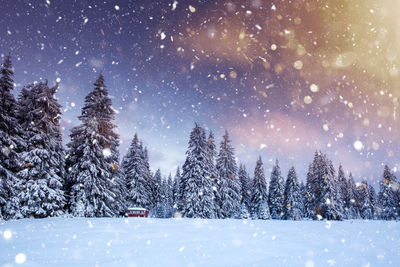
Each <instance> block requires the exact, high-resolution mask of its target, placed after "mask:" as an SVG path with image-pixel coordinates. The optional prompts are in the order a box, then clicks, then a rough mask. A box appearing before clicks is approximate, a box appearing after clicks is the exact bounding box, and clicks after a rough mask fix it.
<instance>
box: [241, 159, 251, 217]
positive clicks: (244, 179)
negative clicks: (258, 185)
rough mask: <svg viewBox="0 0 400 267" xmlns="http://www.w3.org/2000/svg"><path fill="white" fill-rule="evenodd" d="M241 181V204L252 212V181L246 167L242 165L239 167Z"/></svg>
mask: <svg viewBox="0 0 400 267" xmlns="http://www.w3.org/2000/svg"><path fill="white" fill-rule="evenodd" d="M238 176H239V181H240V185H241V187H240V188H241V196H242V200H241V203H242V204H244V205H245V206H246V208H247V210H250V201H251V181H250V176H249V174H248V173H247V171H246V166H244V165H243V164H240V166H239V172H238Z"/></svg>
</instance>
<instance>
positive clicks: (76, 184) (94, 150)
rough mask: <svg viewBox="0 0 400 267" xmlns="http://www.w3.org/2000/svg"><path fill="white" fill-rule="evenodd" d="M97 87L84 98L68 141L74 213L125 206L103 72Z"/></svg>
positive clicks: (112, 211) (113, 211)
mask: <svg viewBox="0 0 400 267" xmlns="http://www.w3.org/2000/svg"><path fill="white" fill-rule="evenodd" d="M94 86H95V88H94V90H93V91H92V92H90V93H89V94H88V95H87V96H86V98H85V105H84V107H83V108H82V114H81V116H80V117H79V119H80V121H81V122H82V123H81V125H79V126H77V127H74V128H73V129H72V131H71V141H70V143H69V144H68V147H69V157H70V158H69V162H70V163H69V165H70V166H69V174H68V177H69V181H70V184H71V189H70V190H69V191H70V208H71V212H72V214H73V215H74V216H86V217H110V216H115V215H117V214H118V213H120V210H121V209H122V208H123V207H121V206H122V205H123V204H122V202H123V199H121V197H123V194H122V193H121V191H122V188H119V187H120V186H121V185H122V184H123V183H122V182H121V180H122V177H121V175H120V170H119V166H118V156H119V154H118V145H119V136H118V134H117V133H116V132H115V130H114V129H115V128H116V126H115V125H114V124H113V120H114V118H115V111H114V110H113V108H112V106H111V104H112V103H111V99H110V98H109V96H108V92H107V89H106V86H105V84H104V77H103V76H102V75H100V76H99V78H98V79H97V80H96V82H95V83H94Z"/></svg>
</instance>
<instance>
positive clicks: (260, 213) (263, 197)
mask: <svg viewBox="0 0 400 267" xmlns="http://www.w3.org/2000/svg"><path fill="white" fill-rule="evenodd" d="M268 209H269V207H268V199H267V182H266V181H265V174H264V166H263V162H262V160H261V157H259V158H258V160H257V163H256V167H255V169H254V179H253V186H252V195H251V210H250V214H251V217H252V218H254V219H257V218H260V217H261V218H266V217H268V216H267V215H269V212H267V210H268Z"/></svg>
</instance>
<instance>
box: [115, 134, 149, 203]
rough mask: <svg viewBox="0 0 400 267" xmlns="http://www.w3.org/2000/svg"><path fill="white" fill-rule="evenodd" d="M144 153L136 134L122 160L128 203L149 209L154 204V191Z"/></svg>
mask: <svg viewBox="0 0 400 267" xmlns="http://www.w3.org/2000/svg"><path fill="white" fill-rule="evenodd" d="M143 154H144V151H143V147H142V145H141V143H140V142H139V138H138V135H137V134H135V136H134V138H133V140H132V142H131V145H130V147H129V150H128V153H127V154H126V156H125V157H124V160H123V161H122V170H123V173H124V176H125V180H126V188H127V203H128V205H130V206H133V207H142V208H148V209H149V208H150V207H151V205H152V191H151V188H150V187H149V180H150V177H149V173H148V172H147V168H146V163H145V162H144V160H145V157H144V155H143Z"/></svg>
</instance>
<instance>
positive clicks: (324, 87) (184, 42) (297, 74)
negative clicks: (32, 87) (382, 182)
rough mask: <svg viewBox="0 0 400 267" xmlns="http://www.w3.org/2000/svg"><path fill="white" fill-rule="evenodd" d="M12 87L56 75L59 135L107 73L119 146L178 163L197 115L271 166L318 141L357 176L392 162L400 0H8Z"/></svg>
mask: <svg viewBox="0 0 400 267" xmlns="http://www.w3.org/2000/svg"><path fill="white" fill-rule="evenodd" d="M1 5H2V8H1V9H0V25H1V27H0V55H1V58H2V60H3V59H4V56H5V55H7V54H8V53H9V52H11V55H12V59H13V65H14V71H15V76H14V80H15V83H16V90H14V91H15V95H18V92H19V91H20V90H21V88H22V87H23V86H25V85H27V84H29V83H32V82H35V81H40V80H46V79H47V80H49V82H50V83H56V81H59V82H60V86H59V90H58V93H57V98H58V99H59V102H60V104H62V106H63V115H62V127H63V137H64V142H65V143H66V142H68V138H69V131H70V129H71V128H72V127H73V126H76V125H77V124H79V121H78V119H77V116H78V115H79V114H80V111H81V108H82V105H83V101H84V97H85V96H86V95H87V94H88V93H89V92H90V91H91V90H93V82H94V81H95V80H96V78H97V77H98V76H99V74H100V73H103V75H104V76H105V81H106V85H107V88H108V90H109V94H110V96H111V97H112V100H113V107H114V108H115V110H117V112H118V114H117V116H116V121H115V123H116V124H117V125H118V133H119V134H120V137H121V146H120V150H121V155H122V156H123V155H124V154H125V153H126V151H127V148H128V146H129V143H130V141H131V139H132V137H133V135H134V133H136V132H137V133H138V135H139V137H140V138H141V139H142V140H143V141H144V144H145V145H146V146H147V147H148V149H149V154H150V164H151V168H152V169H153V170H156V169H157V168H161V171H162V172H163V174H164V175H167V174H168V173H169V172H172V173H174V172H175V168H176V167H177V166H178V165H182V164H183V162H184V160H185V151H186V149H187V142H188V138H189V133H190V131H191V129H192V128H193V126H194V123H195V122H198V123H199V124H201V125H202V126H204V127H206V129H208V130H212V131H213V132H214V135H215V137H216V142H217V143H218V142H220V140H221V136H222V135H223V134H224V131H225V130H228V132H229V134H230V137H231V139H232V142H233V145H234V147H235V153H236V156H237V158H238V162H241V163H244V164H246V166H247V168H248V171H249V172H250V173H253V169H254V166H255V162H256V159H257V157H258V156H259V155H261V156H262V158H263V160H264V163H265V168H266V172H267V177H269V172H270V171H271V169H272V166H273V164H274V162H275V159H279V162H280V165H281V167H282V172H283V175H285V176H286V174H287V171H288V169H289V167H290V166H292V165H293V166H295V168H296V169H297V172H298V174H299V178H300V179H302V180H304V179H305V176H306V172H307V168H308V164H309V163H310V162H311V161H312V158H313V154H314V151H315V150H321V151H322V152H323V153H326V154H328V156H329V157H330V158H331V159H332V160H333V162H334V163H335V166H336V168H337V167H338V164H340V163H341V164H342V165H343V167H344V169H345V171H346V172H347V173H348V172H352V173H353V175H354V177H355V179H356V180H360V179H361V178H366V179H368V180H369V181H373V182H376V181H378V180H379V179H380V178H381V174H382V172H383V165H384V164H389V166H390V167H391V168H392V170H393V171H395V172H396V173H397V172H398V169H399V168H400V163H399V158H400V140H399V137H398V136H399V133H400V123H399V101H400V69H399V68H400V31H399V30H398V29H399V27H400V11H399V10H400V1H393V0H380V1H375V0H363V1H358V0H332V1H317V0H308V1H305V0H291V1H287V0H282V1H278V0H274V1H266V0H265V1H262V0H240V1H239V0H236V1H233V0H227V1H225V0H218V1H206V0H197V1H196V0H192V1H183V0H182V1H181V0H176V1H174V0H162V1H152V0H136V1H127V0H124V1H122V0H115V1H88V0H87V1H72V0H71V1H55V0H43V1H42V0H37V1H28V0H17V1H14V0H2V1H1Z"/></svg>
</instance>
